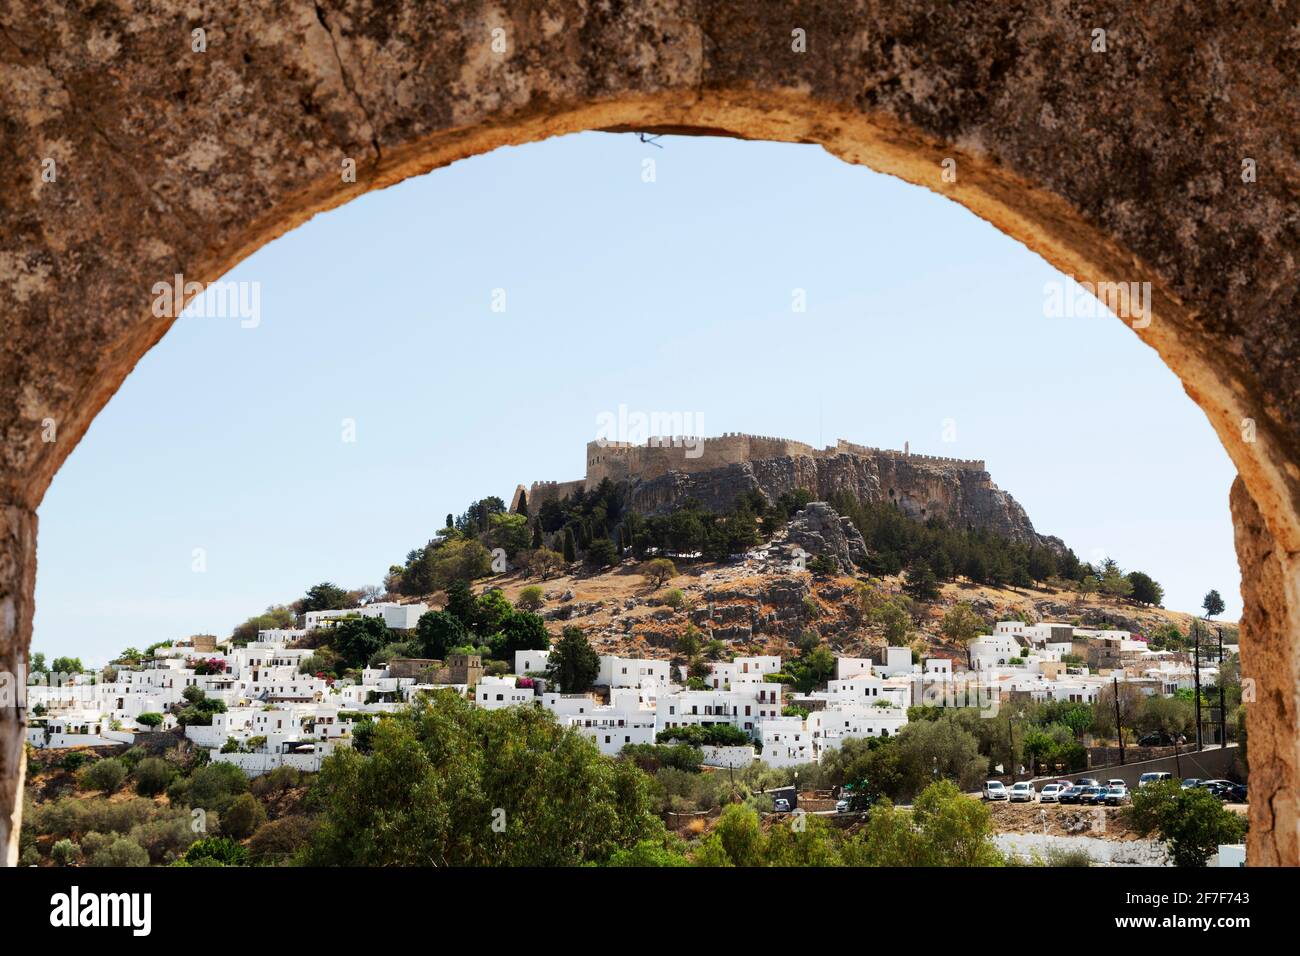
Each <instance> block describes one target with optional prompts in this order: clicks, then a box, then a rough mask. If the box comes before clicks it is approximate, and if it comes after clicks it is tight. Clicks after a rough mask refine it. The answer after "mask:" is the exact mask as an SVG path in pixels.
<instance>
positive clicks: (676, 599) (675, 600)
mask: <svg viewBox="0 0 1300 956" xmlns="http://www.w3.org/2000/svg"><path fill="white" fill-rule="evenodd" d="M685 600H686V598H685V596H684V595H683V594H682V592H681V590H680V589H678V588H673V589H672V590H671V591H669V592H668V593H667V594H665V595H664V603H665V604H667V605H668V606H669V607H670V608H672V609H673V610H674V611H676V610H678V609H679V608H680V607H681V606H682V603H683V602H684V601H685Z"/></svg>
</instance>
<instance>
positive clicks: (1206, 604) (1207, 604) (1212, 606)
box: [54, 590, 1227, 671]
mask: <svg viewBox="0 0 1300 956" xmlns="http://www.w3.org/2000/svg"><path fill="white" fill-rule="evenodd" d="M1201 607H1202V608H1204V609H1205V616H1206V617H1218V616H1219V615H1220V614H1222V613H1223V611H1224V609H1225V608H1226V607H1227V605H1225V604H1224V603H1223V596H1222V595H1221V594H1219V592H1218V591H1214V590H1211V591H1210V592H1209V593H1208V594H1206V595H1205V600H1204V601H1202V602H1201ZM54 663H55V664H56V665H57V664H58V661H55V662H54ZM54 669H55V670H56V671H57V670H58V669H59V668H58V667H57V666H56V667H55V668H54Z"/></svg>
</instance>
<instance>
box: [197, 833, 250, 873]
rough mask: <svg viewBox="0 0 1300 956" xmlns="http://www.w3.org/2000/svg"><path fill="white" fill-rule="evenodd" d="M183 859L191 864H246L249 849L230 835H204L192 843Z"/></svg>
mask: <svg viewBox="0 0 1300 956" xmlns="http://www.w3.org/2000/svg"><path fill="white" fill-rule="evenodd" d="M182 859H183V860H184V861H185V862H186V863H188V864H190V865H191V866H245V865H246V864H247V863H248V851H247V850H246V849H244V848H243V847H242V846H240V845H239V844H238V843H236V842H235V841H234V840H232V839H230V838H229V837H204V838H203V839H202V840H196V841H195V842H194V843H191V844H190V848H189V849H188V850H186V851H185V856H183V857H182Z"/></svg>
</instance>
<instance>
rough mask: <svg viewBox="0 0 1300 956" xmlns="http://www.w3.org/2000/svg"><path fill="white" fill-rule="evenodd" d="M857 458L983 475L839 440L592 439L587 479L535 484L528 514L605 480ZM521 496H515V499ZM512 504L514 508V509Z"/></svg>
mask: <svg viewBox="0 0 1300 956" xmlns="http://www.w3.org/2000/svg"><path fill="white" fill-rule="evenodd" d="M843 454H847V455H855V456H857V457H860V458H874V459H878V460H888V461H892V462H907V463H909V464H915V465H942V466H947V467H955V468H960V469H963V470H968V471H976V472H983V471H984V470H985V468H984V462H983V461H982V460H979V459H964V458H945V457H942V456H938V455H915V454H911V453H909V452H903V451H897V450H894V449H887V448H872V447H869V446H867V445H858V444H855V443H853V442H848V441H844V440H843V439H839V440H837V441H836V443H835V444H834V445H832V446H829V447H827V448H820V449H819V448H814V447H813V446H812V445H809V444H807V443H805V442H801V441H794V440H792V439H789V438H777V437H774V436H771V435H748V434H744V433H741V432H728V433H726V434H723V435H720V436H718V437H716V438H693V437H672V438H669V437H663V438H651V439H649V440H648V441H647V442H645V443H644V444H633V443H631V442H606V441H592V442H588V443H587V471H586V477H585V478H583V479H580V480H577V481H561V482H555V481H537V482H534V483H533V484H532V486H531V487H530V488H529V490H528V510H529V513H530V514H537V509H539V508H540V507H541V506H542V504H543V503H544V502H546V501H548V500H551V499H562V498H564V497H566V496H568V495H571V494H573V493H575V492H577V491H579V490H587V491H589V490H591V489H592V488H595V487H596V486H597V485H599V484H600V483H601V482H602V481H603V480H604V479H606V478H608V479H610V480H611V481H626V480H629V479H634V478H635V479H640V480H642V481H651V480H653V479H656V478H662V477H663V476H665V475H667V474H670V473H672V472H676V473H678V474H688V475H691V474H700V473H702V472H706V471H713V470H715V469H718V468H726V467H727V466H729V465H738V464H743V463H745V462H755V461H766V460H769V459H774V458H814V459H826V458H831V457H833V456H835V455H843ZM517 498H518V495H517V494H516V500H517ZM513 507H514V506H513V504H512V509H513Z"/></svg>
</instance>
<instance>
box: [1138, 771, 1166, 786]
mask: <svg viewBox="0 0 1300 956" xmlns="http://www.w3.org/2000/svg"><path fill="white" fill-rule="evenodd" d="M1173 778H1174V775H1173V774H1172V773H1155V772H1152V773H1144V774H1143V775H1142V776H1140V777H1138V786H1139V787H1145V786H1147V785H1148V784H1152V783H1160V782H1162V781H1165V780H1172V779H1173Z"/></svg>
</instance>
